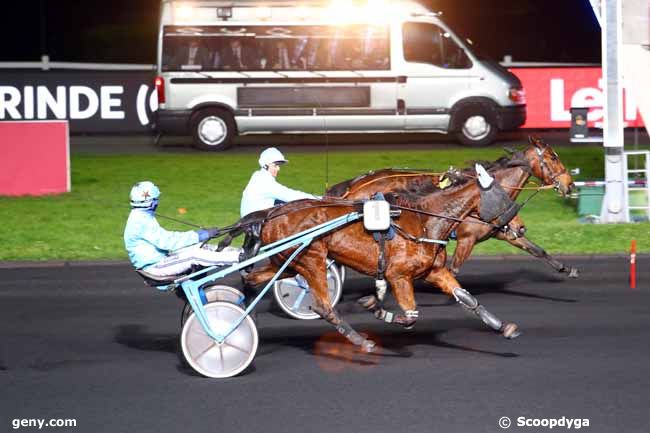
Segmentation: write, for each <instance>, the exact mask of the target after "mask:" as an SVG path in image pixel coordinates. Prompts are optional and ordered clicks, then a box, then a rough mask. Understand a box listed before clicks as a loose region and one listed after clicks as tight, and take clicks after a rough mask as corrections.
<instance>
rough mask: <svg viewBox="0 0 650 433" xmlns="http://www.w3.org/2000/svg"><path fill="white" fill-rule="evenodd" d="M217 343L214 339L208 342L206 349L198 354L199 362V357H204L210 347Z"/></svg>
mask: <svg viewBox="0 0 650 433" xmlns="http://www.w3.org/2000/svg"><path fill="white" fill-rule="evenodd" d="M216 345H217V343H215V342H214V341H212V342H211V343H210V344H208V347H206V348H205V350H203V351H201V352H200V353H199V354H198V355H197V356H196V361H197V362H198V360H199V359H201V358H203V357H204V356H205V355H206V354H207V353H208V352H209V351H210V349H212V348H213V347H214V346H216Z"/></svg>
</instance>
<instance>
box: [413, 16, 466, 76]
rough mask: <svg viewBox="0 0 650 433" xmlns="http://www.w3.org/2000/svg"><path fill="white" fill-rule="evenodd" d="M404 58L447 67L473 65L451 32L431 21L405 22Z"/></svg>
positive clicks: (463, 67) (457, 67)
mask: <svg viewBox="0 0 650 433" xmlns="http://www.w3.org/2000/svg"><path fill="white" fill-rule="evenodd" d="M403 36H404V37H403V41H404V60H406V61H407V62H414V63H428V64H431V65H435V66H438V67H441V68H446V69H466V68H469V67H471V66H472V64H471V61H470V59H469V58H468V57H467V54H466V53H465V51H464V50H463V49H462V48H461V47H460V46H458V44H457V43H456V42H455V41H454V40H453V38H452V37H451V34H449V33H448V32H446V31H445V30H444V29H442V28H440V27H438V26H436V25H435V24H430V23H414V22H412V23H405V24H404V26H403Z"/></svg>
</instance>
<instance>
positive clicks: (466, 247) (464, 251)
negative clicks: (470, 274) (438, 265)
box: [450, 235, 476, 275]
mask: <svg viewBox="0 0 650 433" xmlns="http://www.w3.org/2000/svg"><path fill="white" fill-rule="evenodd" d="M474 245H476V238H475V237H474V236H472V235H469V236H460V235H459V236H458V239H457V240H456V249H455V250H454V256H453V258H452V259H451V268H450V270H451V272H453V274H454V275H458V273H459V272H460V267H461V266H463V263H465V260H467V258H468V257H469V255H470V254H472V249H473V248H474Z"/></svg>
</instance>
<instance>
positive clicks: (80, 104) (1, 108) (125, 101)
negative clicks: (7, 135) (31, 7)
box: [0, 71, 158, 133]
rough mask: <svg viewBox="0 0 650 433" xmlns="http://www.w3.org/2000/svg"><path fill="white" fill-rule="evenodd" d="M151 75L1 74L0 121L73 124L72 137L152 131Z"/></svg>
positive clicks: (155, 105)
mask: <svg viewBox="0 0 650 433" xmlns="http://www.w3.org/2000/svg"><path fill="white" fill-rule="evenodd" d="M153 79H154V75H153V73H152V72H139V71H15V72H14V71H0V121H3V120H69V121H70V130H71V132H72V133H129V132H146V131H149V130H150V129H151V127H150V123H151V113H152V111H154V110H156V109H157V108H158V100H157V97H156V93H155V91H154V88H153Z"/></svg>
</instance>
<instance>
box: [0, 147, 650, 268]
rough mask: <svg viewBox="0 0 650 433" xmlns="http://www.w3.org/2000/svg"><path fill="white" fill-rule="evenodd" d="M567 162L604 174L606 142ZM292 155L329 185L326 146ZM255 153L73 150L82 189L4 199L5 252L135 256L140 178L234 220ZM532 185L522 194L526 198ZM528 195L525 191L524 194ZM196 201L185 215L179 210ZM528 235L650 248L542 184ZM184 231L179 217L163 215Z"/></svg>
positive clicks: (211, 215) (293, 171)
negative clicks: (128, 230) (132, 236)
mask: <svg viewBox="0 0 650 433" xmlns="http://www.w3.org/2000/svg"><path fill="white" fill-rule="evenodd" d="M556 150H557V151H558V153H559V154H560V156H561V158H562V160H563V161H564V162H565V164H566V165H567V167H569V168H571V167H580V168H581V170H582V173H581V176H579V177H577V178H576V179H577V180H579V179H602V178H603V150H602V148H598V147H586V148H557V149H556ZM501 155H503V151H501V150H500V149H496V148H495V149H460V150H459V149H453V150H412V151H382V152H342V151H338V152H330V153H329V184H330V185H332V184H334V183H337V182H339V181H341V180H345V179H348V178H350V177H353V176H356V175H358V174H360V173H363V172H365V171H368V170H370V169H377V168H382V167H415V168H430V169H432V170H435V171H442V170H445V169H446V168H448V167H449V166H450V165H454V166H463V165H465V161H468V160H471V159H495V158H497V157H499V156H501ZM288 158H289V159H290V160H291V163H290V164H289V165H287V166H285V167H283V168H282V171H281V173H280V176H279V180H280V181H281V182H282V183H284V184H285V185H287V186H290V187H294V188H297V189H302V190H304V191H308V192H313V193H316V194H321V193H322V192H323V190H324V187H325V178H326V176H325V154H324V153H321V152H310V153H293V152H289V154H288ZM256 160H257V156H256V155H254V154H240V153H226V154H208V153H198V152H197V153H189V154H188V153H179V154H168V153H165V154H152V155H101V156H94V155H78V156H73V157H72V161H71V162H72V192H71V193H69V194H64V195H59V196H49V197H38V198H37V197H25V198H6V197H4V198H0V218H1V219H2V221H3V224H2V239H3V247H2V249H0V260H95V259H126V253H125V251H124V247H123V242H122V231H123V229H124V223H125V221H126V217H127V215H128V213H129V206H128V194H129V190H130V188H131V186H132V185H133V184H134V183H135V182H136V181H138V180H146V179H149V180H152V181H154V182H155V183H156V184H158V185H159V186H160V188H161V190H162V191H163V194H162V197H161V204H160V208H159V213H161V214H164V215H169V216H172V217H175V218H178V219H181V220H184V221H187V222H192V223H196V224H200V225H203V226H214V225H216V226H222V225H226V224H231V223H233V222H235V221H236V220H237V219H238V216H239V200H240V197H241V191H242V190H243V188H244V186H245V185H246V183H247V181H248V178H249V177H250V174H251V173H252V172H253V171H254V170H255V169H256ZM528 193H529V192H527V191H525V192H524V193H522V195H521V196H520V197H521V198H523V197H525V196H526V195H527V194H528ZM520 201H521V200H520ZM180 208H184V209H186V213H184V214H180V213H179V211H178V209H180ZM521 215H522V217H523V218H524V221H525V222H526V225H527V227H528V236H529V237H530V238H531V239H532V240H533V241H535V242H536V243H538V244H539V245H541V246H543V247H544V248H545V249H546V250H547V251H549V252H550V253H553V254H557V253H564V254H569V253H575V254H585V253H589V254H591V253H593V254H604V253H623V252H625V251H627V250H628V248H629V243H630V239H632V238H635V239H637V242H638V244H639V245H638V246H639V249H640V251H641V252H648V251H650V248H648V244H647V242H646V241H645V240H646V239H650V236H649V235H650V224H648V223H643V224H628V225H589V224H579V223H578V217H577V212H576V201H575V200H573V201H572V200H564V199H561V198H559V197H557V196H556V195H555V193H553V192H551V191H545V192H541V193H539V194H538V195H537V196H536V197H535V198H534V199H533V200H532V201H531V202H529V204H528V205H527V206H526V207H525V208H524V209H523V210H522V212H521ZM159 221H160V222H161V224H162V225H163V226H164V227H166V228H168V229H174V230H186V229H188V227H187V226H184V225H182V224H179V223H175V222H170V221H166V220H164V219H160V220H159ZM476 252H477V253H479V254H514V253H517V252H518V251H517V250H515V249H514V248H513V247H510V246H508V245H506V244H505V243H503V242H498V241H489V242H484V243H483V244H481V245H480V246H478V248H477V250H476Z"/></svg>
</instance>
